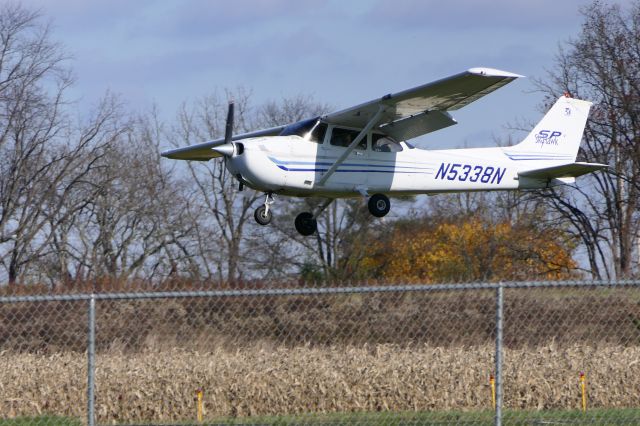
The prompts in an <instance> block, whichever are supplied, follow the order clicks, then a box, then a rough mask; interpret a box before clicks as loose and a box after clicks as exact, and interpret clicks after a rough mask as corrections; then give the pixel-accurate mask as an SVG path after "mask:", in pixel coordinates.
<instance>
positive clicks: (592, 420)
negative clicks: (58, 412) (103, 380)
mask: <svg viewBox="0 0 640 426" xmlns="http://www.w3.org/2000/svg"><path fill="white" fill-rule="evenodd" d="M493 422H494V412H493V411H470V412H466V411H434V412H381V413H334V414H326V415H306V416H255V417H237V418H232V417H220V418H212V419H205V420H204V421H203V422H202V423H195V422H192V421H180V422H171V423H158V422H155V421H151V423H146V422H137V423H119V424H120V425H121V426H122V425H125V424H129V425H140V426H141V425H145V424H166V425H169V424H176V425H181V426H187V425H270V426H279V425H292V424H301V423H304V424H310V425H338V424H366V425H406V424H416V425H417V424H420V425H429V424H474V425H492V424H493ZM503 422H504V424H508V425H512V424H526V425H530V424H549V425H553V424H564V425H566V424H576V425H625V424H638V423H639V422H640V409H593V410H588V411H587V412H586V413H583V412H582V411H578V410H548V411H512V410H506V411H505V412H504V416H503ZM81 424H82V422H81V421H80V420H75V419H68V418H64V417H46V416H45V417H22V418H16V419H11V420H0V426H27V425H43V426H44V425H46V426H77V425H81Z"/></svg>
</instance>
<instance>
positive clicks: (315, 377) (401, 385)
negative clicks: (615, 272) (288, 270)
mask: <svg viewBox="0 0 640 426" xmlns="http://www.w3.org/2000/svg"><path fill="white" fill-rule="evenodd" d="M23 424H41V425H76V424H91V425H92V424H384V425H400V424H403V425H404V424H487V425H490V424H527V425H528V424H603V425H613V424H640V282H620V283H613V284H612V283H607V284H600V283H592V282H571V283H505V284H465V285H424V286H380V287H352V288H351V287H350V288H304V289H280V290H278V289H274V290H239V291H199V292H165V293H118V294H106V293H101V294H93V295H90V294H78V295H58V296H20V297H1V298H0V425H23Z"/></svg>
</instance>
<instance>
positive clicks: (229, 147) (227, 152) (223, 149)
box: [211, 101, 236, 157]
mask: <svg viewBox="0 0 640 426" xmlns="http://www.w3.org/2000/svg"><path fill="white" fill-rule="evenodd" d="M233 106H234V104H233V101H231V102H229V109H228V111H227V123H226V125H225V128H224V144H222V145H218V146H215V147H213V148H211V150H213V151H215V152H218V153H220V154H222V155H224V156H225V157H231V156H232V155H233V154H234V153H235V150H236V148H235V146H234V145H233V142H232V141H231V139H232V137H233V109H234V107H233Z"/></svg>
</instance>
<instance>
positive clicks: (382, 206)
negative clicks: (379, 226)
mask: <svg viewBox="0 0 640 426" xmlns="http://www.w3.org/2000/svg"><path fill="white" fill-rule="evenodd" d="M367 206H368V207H369V213H371V214H372V215H373V216H375V217H383V216H386V215H387V213H389V210H391V202H390V201H389V198H388V197H387V196H386V195H382V194H374V195H372V196H371V198H369V203H368V204H367Z"/></svg>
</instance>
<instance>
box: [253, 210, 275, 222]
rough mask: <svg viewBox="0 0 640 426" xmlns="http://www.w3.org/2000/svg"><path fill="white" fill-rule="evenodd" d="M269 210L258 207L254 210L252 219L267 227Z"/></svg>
mask: <svg viewBox="0 0 640 426" xmlns="http://www.w3.org/2000/svg"><path fill="white" fill-rule="evenodd" d="M271 216H272V215H271V210H267V206H264V205H263V206H260V207H258V208H257V209H256V211H255V213H253V217H254V218H255V219H256V222H258V223H259V224H260V225H262V226H264V225H268V224H270V223H271Z"/></svg>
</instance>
